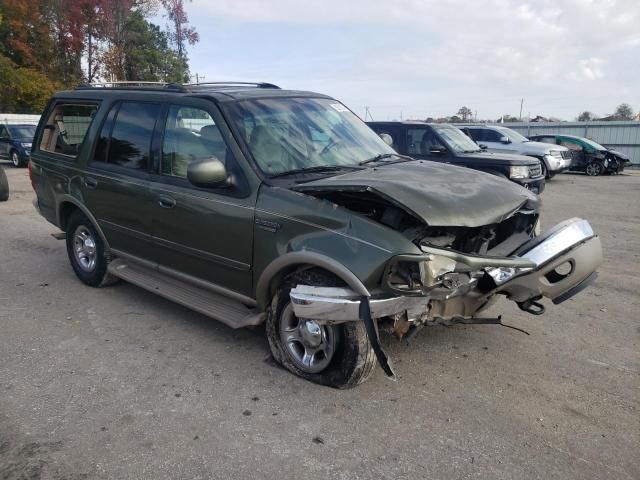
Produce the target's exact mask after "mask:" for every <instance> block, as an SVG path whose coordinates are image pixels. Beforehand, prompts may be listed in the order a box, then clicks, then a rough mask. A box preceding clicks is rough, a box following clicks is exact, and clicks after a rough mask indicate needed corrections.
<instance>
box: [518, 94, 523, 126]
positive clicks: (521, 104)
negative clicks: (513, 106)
mask: <svg viewBox="0 0 640 480" xmlns="http://www.w3.org/2000/svg"><path fill="white" fill-rule="evenodd" d="M523 105H524V98H521V99H520V117H519V118H520V121H522V106H523Z"/></svg>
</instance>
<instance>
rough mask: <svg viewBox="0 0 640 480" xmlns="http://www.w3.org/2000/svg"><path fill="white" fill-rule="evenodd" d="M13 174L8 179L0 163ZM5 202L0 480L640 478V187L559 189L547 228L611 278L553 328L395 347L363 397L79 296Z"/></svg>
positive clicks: (261, 355)
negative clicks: (594, 255)
mask: <svg viewBox="0 0 640 480" xmlns="http://www.w3.org/2000/svg"><path fill="white" fill-rule="evenodd" d="M5 166H6V165H5ZM6 173H7V174H8V177H9V182H10V185H11V188H12V192H11V198H10V200H9V201H8V202H5V203H0V479H2V480H6V479H39V478H42V479H74V480H75V479H84V478H91V479H92V478H113V479H137V478H141V479H178V478H185V479H186V478H189V479H200V478H201V479H204V478H233V479H236V478H238V479H240V478H242V479H257V478H270V479H271V478H305V479H315V478H322V479H325V480H326V479H334V478H338V479H359V478H376V479H380V478H388V479H405V478H406V479H409V478H412V479H413V478H416V479H417V478H443V479H459V478H491V479H520V478H527V479H529V478H544V479H549V478H561V479H568V478H580V479H588V478H593V479H603V478H611V479H638V478H640V454H639V452H640V412H639V406H640V395H639V394H640V353H639V352H640V350H639V343H640V342H639V340H640V323H639V321H638V318H640V317H639V315H638V309H640V295H639V293H638V292H640V267H639V258H640V172H632V173H630V174H625V175H621V176H612V177H599V178H589V177H586V176H584V175H561V176H559V177H557V178H555V179H553V180H552V181H551V182H549V183H548V185H547V190H546V191H545V192H544V194H543V199H544V207H543V218H544V224H545V226H547V227H549V226H551V225H552V224H554V223H557V222H558V221H560V220H563V219H565V218H569V217H573V216H582V217H585V218H587V219H588V220H589V221H590V222H591V223H592V225H593V226H594V229H595V230H596V231H597V232H598V233H599V234H600V235H601V238H602V241H603V245H604V248H605V258H606V259H605V264H604V265H603V266H602V267H601V269H600V277H599V279H598V280H597V282H596V283H595V284H594V285H593V286H592V287H590V288H589V289H588V290H587V291H585V292H583V293H582V294H580V295H579V296H578V297H574V298H573V299H572V300H570V301H568V302H566V303H564V304H562V305H559V306H557V307H553V305H551V303H550V302H545V303H546V304H547V305H548V306H549V307H550V308H549V309H548V311H547V314H546V315H544V316H542V317H533V316H530V315H527V314H525V313H523V312H520V311H518V310H517V308H516V307H515V305H512V304H510V303H507V302H506V301H500V302H498V304H497V305H496V306H495V307H493V308H492V310H491V311H490V312H488V314H500V313H502V314H504V321H505V323H509V324H512V325H515V326H518V327H521V328H524V329H526V330H528V331H529V332H530V334H531V335H530V336H526V335H524V334H522V333H519V332H516V331H514V330H510V329H506V328H501V327H497V326H488V325H487V326H475V327H464V326H459V327H454V328H444V327H440V328H431V329H425V330H423V331H422V332H421V333H420V334H419V335H418V336H417V338H416V339H415V340H414V341H413V343H412V344H411V345H409V346H408V347H407V346H406V345H404V344H402V343H399V342H397V341H395V340H391V339H387V340H386V342H385V343H386V345H387V351H388V353H389V354H390V356H391V357H392V358H393V360H394V364H395V367H396V371H397V372H398V373H399V377H400V379H399V381H398V382H391V381H389V380H387V379H386V378H385V377H384V375H383V374H382V372H381V371H379V370H378V371H377V372H376V374H375V375H374V377H373V378H372V379H371V380H370V381H369V382H368V383H366V384H364V385H361V386H359V387H358V388H356V389H353V390H347V391H337V390H333V389H329V388H325V387H320V386H317V385H313V384H311V383H307V382H305V381H303V380H300V379H298V378H296V377H294V376H292V375H290V374H289V373H287V372H286V371H284V370H282V369H280V368H278V367H276V366H274V365H273V364H272V363H271V362H270V361H269V353H268V346H267V343H266V339H265V338H264V335H263V331H261V330H259V329H258V330H240V331H236V330H231V329H230V328H227V327H225V326H224V325H222V324H220V323H218V322H215V321H213V320H210V319H208V318H206V317H204V316H202V315H199V314H197V313H194V312H192V311H189V310H187V309H185V308H182V307H180V306H178V305H175V304H172V303H171V302H169V301H166V300H164V299H162V298H159V297H157V296H154V295H153V294H151V293H148V292H146V291H144V290H142V289H139V288H137V287H134V286H132V285H127V284H124V283H120V284H118V285H115V286H112V287H108V288H104V289H92V288H89V287H85V286H83V285H82V284H81V283H80V282H79V281H78V280H77V279H76V277H75V276H74V274H73V272H72V270H71V267H70V266H69V263H68V260H67V257H66V251H65V247H64V242H61V241H58V240H55V239H53V238H52V237H51V235H50V234H51V233H53V232H54V231H55V228H54V227H53V226H51V225H49V224H47V223H46V222H45V221H44V220H43V219H42V218H41V217H39V215H38V214H37V213H36V212H35V211H34V209H33V207H32V205H31V200H32V198H33V192H32V190H31V186H30V185H29V180H28V177H27V172H26V170H25V169H19V170H17V169H12V168H9V167H8V166H7V168H6Z"/></svg>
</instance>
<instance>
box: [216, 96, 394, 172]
mask: <svg viewBox="0 0 640 480" xmlns="http://www.w3.org/2000/svg"><path fill="white" fill-rule="evenodd" d="M228 109H229V110H230V113H231V116H232V118H233V122H234V124H235V126H236V127H237V128H238V130H239V131H240V133H241V135H242V136H243V137H244V141H245V142H246V144H247V146H248V147H249V150H250V151H251V154H252V155H253V158H254V159H255V161H256V163H257V164H258V166H259V167H260V169H261V170H262V171H263V172H265V173H266V174H267V175H278V174H281V173H283V172H288V171H291V170H300V169H308V168H314V167H315V168H318V167H347V168H348V167H357V166H358V164H359V163H360V162H364V161H366V160H369V159H371V158H372V157H375V156H377V155H384V154H389V155H394V154H395V151H394V150H393V149H392V148H391V147H390V146H388V145H387V144H386V143H384V141H382V139H381V138H380V137H379V136H378V135H376V134H375V133H374V132H373V130H371V129H370V128H369V127H368V126H367V125H366V124H365V123H364V122H363V121H362V120H360V118H358V117H357V116H356V115H355V114H354V113H352V112H351V111H350V110H349V109H347V107H345V106H344V105H342V104H341V103H339V102H337V101H336V100H332V99H325V98H301V97H299V98H263V99H255V100H244V101H240V102H236V103H233V104H231V105H230V106H229V107H228Z"/></svg>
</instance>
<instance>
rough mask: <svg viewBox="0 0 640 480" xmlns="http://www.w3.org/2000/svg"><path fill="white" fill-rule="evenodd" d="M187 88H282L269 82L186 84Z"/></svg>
mask: <svg viewBox="0 0 640 480" xmlns="http://www.w3.org/2000/svg"><path fill="white" fill-rule="evenodd" d="M184 86H185V87H190V88H194V87H196V88H198V87H202V88H207V87H209V88H210V87H222V88H225V87H228V88H233V87H257V88H277V89H278V90H279V89H280V87H279V86H278V85H274V84H273V83H267V82H198V83H185V84H184Z"/></svg>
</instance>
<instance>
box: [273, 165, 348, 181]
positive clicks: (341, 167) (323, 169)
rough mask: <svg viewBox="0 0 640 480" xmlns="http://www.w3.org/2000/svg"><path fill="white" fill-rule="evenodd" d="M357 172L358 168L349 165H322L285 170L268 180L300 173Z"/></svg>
mask: <svg viewBox="0 0 640 480" xmlns="http://www.w3.org/2000/svg"><path fill="white" fill-rule="evenodd" d="M354 169H355V170H359V169H358V167H355V166H349V165H324V166H317V167H306V168H295V169H293V170H287V171H285V172H280V173H275V174H273V175H270V176H269V178H280V177H288V176H289V175H297V174H300V173H324V172H337V171H340V170H354Z"/></svg>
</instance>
